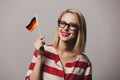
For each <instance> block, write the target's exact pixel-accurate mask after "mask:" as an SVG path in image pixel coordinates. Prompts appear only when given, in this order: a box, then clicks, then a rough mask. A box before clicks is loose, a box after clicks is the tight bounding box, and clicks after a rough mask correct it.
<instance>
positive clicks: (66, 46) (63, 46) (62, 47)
mask: <svg viewBox="0 0 120 80" xmlns="http://www.w3.org/2000/svg"><path fill="white" fill-rule="evenodd" d="M74 45H75V44H74V42H64V41H60V42H59V45H58V50H59V51H60V52H64V51H65V52H71V51H72V50H73V48H74Z"/></svg>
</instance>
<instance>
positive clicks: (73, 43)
mask: <svg viewBox="0 0 120 80" xmlns="http://www.w3.org/2000/svg"><path fill="white" fill-rule="evenodd" d="M85 44H86V23H85V19H84V16H83V15H82V14H81V13H80V12H78V11H77V10H74V9H67V10H65V11H63V12H62V13H61V15H60V16H59V18H58V27H57V32H56V37H55V40H54V41H53V43H52V44H50V45H48V44H45V42H44V37H40V38H38V39H37V40H36V42H35V44H34V47H35V52H34V55H33V59H32V62H31V64H30V66H29V70H28V73H27V75H26V80H48V79H51V80H92V66H91V62H90V60H89V59H88V57H87V56H86V55H85V54H84V51H85Z"/></svg>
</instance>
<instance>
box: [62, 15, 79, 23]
mask: <svg viewBox="0 0 120 80" xmlns="http://www.w3.org/2000/svg"><path fill="white" fill-rule="evenodd" d="M61 20H62V21H66V22H68V23H69V22H73V23H77V21H78V18H77V16H76V15H75V14H72V13H65V14H64V15H63V16H62V17H61Z"/></svg>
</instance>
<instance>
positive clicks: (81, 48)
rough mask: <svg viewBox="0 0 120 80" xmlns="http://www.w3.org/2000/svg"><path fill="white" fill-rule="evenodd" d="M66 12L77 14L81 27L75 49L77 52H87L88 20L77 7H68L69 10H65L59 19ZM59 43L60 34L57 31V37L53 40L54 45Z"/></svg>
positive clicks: (56, 45)
mask: <svg viewBox="0 0 120 80" xmlns="http://www.w3.org/2000/svg"><path fill="white" fill-rule="evenodd" d="M66 13H72V14H74V15H76V16H77V17H78V27H79V30H78V31H77V32H78V33H77V39H76V42H75V46H74V48H73V49H74V50H75V51H76V52H77V53H80V54H81V53H83V52H85V45H86V32H87V31H86V22H85V18H84V16H83V14H82V13H80V12H78V11H77V10H75V9H67V10H64V11H63V12H62V13H61V14H60V16H59V17H58V20H61V18H62V16H63V15H64V14H66ZM58 43H59V37H58V34H57V32H56V35H55V39H54V41H53V44H52V45H53V46H54V47H58Z"/></svg>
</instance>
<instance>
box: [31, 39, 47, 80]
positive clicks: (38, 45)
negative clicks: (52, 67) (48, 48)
mask: <svg viewBox="0 0 120 80" xmlns="http://www.w3.org/2000/svg"><path fill="white" fill-rule="evenodd" d="M43 39H44V37H41V38H38V39H37V40H36V42H35V44H34V47H35V50H36V53H37V54H38V56H37V61H36V64H35V66H34V69H33V71H32V73H31V75H30V80H40V79H41V67H42V58H43V54H44V47H43V45H45V42H44V41H43Z"/></svg>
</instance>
